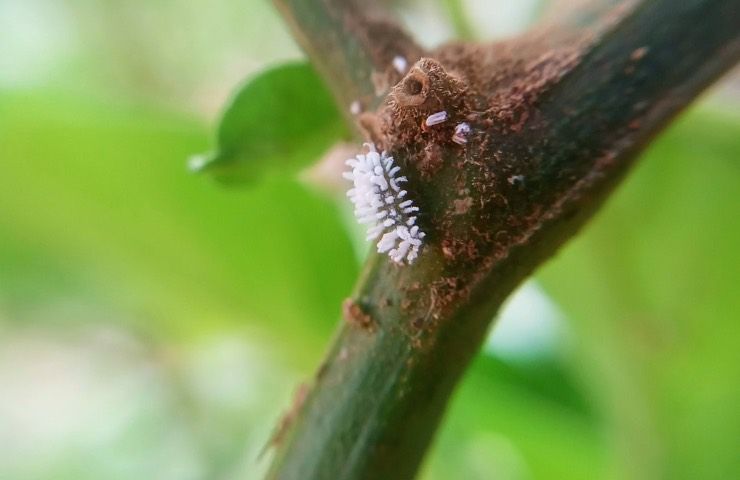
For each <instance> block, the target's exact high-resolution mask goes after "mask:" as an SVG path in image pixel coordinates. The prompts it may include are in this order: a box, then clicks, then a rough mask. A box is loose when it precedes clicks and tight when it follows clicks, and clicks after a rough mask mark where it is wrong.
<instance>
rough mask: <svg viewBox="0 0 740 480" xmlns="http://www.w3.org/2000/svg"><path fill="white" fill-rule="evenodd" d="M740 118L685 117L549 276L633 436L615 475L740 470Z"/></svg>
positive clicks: (586, 356)
mask: <svg viewBox="0 0 740 480" xmlns="http://www.w3.org/2000/svg"><path fill="white" fill-rule="evenodd" d="M739 135H740V117H738V116H737V115H728V114H723V113H722V112H717V111H716V110H710V109H709V108H707V107H703V108H700V109H695V110H693V111H692V112H690V113H689V114H687V115H686V116H684V117H683V118H682V119H680V120H679V121H678V122H677V123H676V124H675V125H674V126H672V127H671V128H670V129H669V130H668V131H667V132H666V133H665V134H664V135H663V136H662V137H661V138H660V140H659V141H657V142H656V143H655V144H654V145H653V146H651V148H650V149H649V150H648V151H647V152H646V154H645V156H644V158H642V159H641V160H640V163H639V164H638V165H637V167H636V169H635V171H634V172H632V174H631V176H630V177H629V178H628V179H627V181H626V182H625V184H624V185H623V186H622V187H621V188H620V190H619V191H618V192H616V194H615V195H614V197H613V198H612V199H611V200H610V202H609V204H608V205H606V207H605V208H604V209H603V210H602V212H600V213H599V215H598V216H597V218H595V219H594V221H593V222H592V223H591V224H590V225H588V227H587V228H586V229H585V230H584V232H583V233H582V234H581V235H580V236H579V237H578V238H576V239H575V240H574V241H573V242H571V243H569V244H568V245H567V246H566V248H564V249H563V252H562V253H561V254H560V255H559V256H558V258H557V259H556V260H555V261H553V262H552V263H550V264H549V265H548V266H547V267H546V268H545V269H543V270H542V271H541V273H540V274H539V277H540V280H541V281H542V282H543V284H544V285H545V287H546V288H547V289H548V291H549V293H550V294H551V295H553V296H554V298H555V300H556V301H557V302H558V303H559V305H560V306H561V307H562V308H563V310H564V311H565V312H566V313H567V316H568V318H569V319H570V320H571V321H572V327H573V329H574V331H575V334H576V335H577V337H578V338H579V340H578V342H576V345H578V349H577V350H576V351H575V352H573V354H574V356H575V357H576V358H575V360H576V362H575V363H574V366H577V368H578V369H579V370H580V374H579V376H581V377H582V378H584V379H585V380H586V381H587V382H588V384H589V389H590V390H591V391H592V392H594V394H595V396H596V397H597V399H598V401H599V407H598V408H599V410H601V411H603V412H605V415H606V417H607V421H608V423H609V424H610V425H611V426H612V428H611V430H610V432H609V433H610V434H611V435H612V436H613V439H612V441H613V442H614V443H616V444H619V445H621V447H622V448H620V449H619V454H620V457H619V458H618V460H619V462H616V464H617V465H619V467H618V468H620V467H621V471H619V472H617V473H616V474H615V476H614V478H640V477H645V476H647V477H649V478H687V479H688V478H736V477H737V476H738V475H739V474H740V464H738V456H737V439H738V438H740V411H739V410H738V409H737V405H738V404H740V390H738V388H737V384H738V379H739V378H740V353H739V352H740V350H738V348H737V339H738V338H740V323H739V322H738V321H737V319H738V313H737V312H738V311H740V296H739V295H738V293H737V285H738V284H739V283H740V250H738V245H740V223H739V222H738V221H737V219H738V218H740V202H738V199H737V194H738V192H740V168H738V162H737V159H738V158H739V157H740V144H739V143H738V141H737V139H738V138H739Z"/></svg>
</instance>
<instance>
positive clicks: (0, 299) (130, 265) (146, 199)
mask: <svg viewBox="0 0 740 480" xmlns="http://www.w3.org/2000/svg"><path fill="white" fill-rule="evenodd" d="M0 113H2V114H0V145H2V160H0V164H2V175H0V330H2V328H3V326H4V325H5V322H6V321H7V322H13V323H16V324H27V323H29V322H30V321H33V320H37V319H38V320H39V321H41V322H45V321H46V318H47V317H44V318H39V317H38V315H37V312H51V313H52V314H50V315H48V316H49V317H54V318H49V321H53V322H54V324H57V325H63V326H65V327H67V326H69V325H70V322H76V321H77V320H76V319H77V318H81V317H82V315H80V314H79V312H74V311H68V310H69V309H68V310H60V309H57V308H55V305H56V304H57V302H63V303H64V304H70V303H75V304H80V305H84V306H85V308H87V309H89V310H90V315H89V316H88V317H89V318H94V317H96V316H98V315H102V318H101V321H107V320H108V319H110V321H112V322H116V323H126V324H127V325H133V328H136V329H137V331H140V332H142V334H146V335H151V336H152V337H156V338H160V337H161V338H167V339H168V340H172V339H174V338H178V339H181V340H182V341H185V342H187V341H190V340H191V339H195V338H200V337H201V336H202V335H208V334H211V333H219V332H224V331H227V332H231V331H240V330H242V329H249V330H250V332H251V333H250V334H251V335H257V333H255V332H259V335H262V337H261V338H263V339H265V338H279V339H280V341H279V343H276V345H279V346H280V348H284V349H285V350H284V353H285V356H286V357H287V356H288V355H291V356H292V357H291V358H293V359H297V358H298V357H302V358H300V364H301V365H307V366H308V365H313V362H314V361H317V357H318V356H319V355H320V353H321V351H322V349H323V343H324V341H325V338H326V337H327V336H328V335H329V334H330V332H331V330H332V329H333V328H334V325H335V322H336V319H337V317H338V316H339V305H340V304H341V301H342V299H343V298H344V297H345V296H346V295H348V294H349V291H350V289H351V287H352V282H353V280H354V278H355V277H356V275H357V264H356V260H355V257H354V253H353V251H352V248H351V245H350V242H349V239H348V237H347V234H346V230H345V228H344V226H343V223H342V222H341V220H340V216H339V211H338V208H337V206H336V205H335V204H334V202H333V201H332V200H330V199H327V198H325V197H324V196H322V195H319V194H316V193H314V192H312V191H310V190H308V189H306V188H305V187H303V186H302V185H301V184H299V183H298V182H296V181H293V180H291V179H288V178H285V177H270V178H267V179H265V181H264V182H260V183H259V185H256V186H255V188H250V189H243V190H224V189H222V188H218V187H217V186H216V185H213V184H211V183H210V182H204V181H203V180H202V179H200V178H195V177H193V176H192V175H190V174H188V173H187V172H186V171H184V169H183V168H182V159H183V157H185V156H186V155H187V152H192V151H195V150H197V149H199V148H203V147H204V146H205V145H207V134H206V131H205V128H203V126H202V125H200V124H194V123H193V122H191V121H188V120H185V119H183V118H181V117H179V116H175V115H172V114H169V113H165V112H161V111H158V110H151V109H143V108H135V107H131V106H124V107H121V106H118V105H113V104H110V103H103V102H99V101H96V100H94V99H92V98H91V99H83V98H79V97H76V96H73V97H70V96H67V95H64V94H58V93H56V92H52V93H45V94H40V93H31V92H18V93H3V92H0ZM328 266H331V268H329V267H328ZM101 312H103V313H104V315H103V314H101ZM111 312H115V314H111ZM307 358H308V360H307ZM296 362H298V360H296ZM306 368H307V367H306Z"/></svg>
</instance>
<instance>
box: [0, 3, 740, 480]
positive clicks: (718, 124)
mask: <svg viewBox="0 0 740 480" xmlns="http://www.w3.org/2000/svg"><path fill="white" fill-rule="evenodd" d="M393 3H394V8H396V9H397V11H398V12H399V13H400V14H401V15H402V17H403V18H404V20H405V21H406V23H407V24H408V26H409V28H410V29H411V30H412V31H413V32H415V34H416V35H417V36H418V37H419V38H420V39H421V40H422V42H423V43H425V44H427V45H434V44H436V43H438V42H440V41H443V40H444V39H447V38H451V37H453V36H455V35H465V36H469V37H477V38H481V39H490V38H496V37H501V36H506V35H510V34H512V33H515V32H517V31H519V30H521V29H523V28H525V27H526V26H527V25H528V24H529V23H531V22H532V21H534V20H535V19H536V18H537V17H538V16H539V15H542V14H543V12H545V11H546V10H547V9H548V8H549V9H552V8H553V6H552V3H553V2H540V1H521V2H507V1H504V0H498V1H486V0H466V1H460V2H458V1H454V0H445V1H440V0H426V1H422V0H419V1H406V2H393ZM556 3H557V4H558V6H557V7H555V8H560V7H562V6H563V5H564V4H567V3H568V2H567V1H559V2H556ZM697 21H700V19H697ZM301 58H302V54H301V53H300V51H299V49H298V48H297V46H296V45H295V43H294V42H293V41H292V39H291V37H290V35H289V34H288V32H287V30H286V28H285V27H284V26H283V24H282V23H281V21H280V19H279V17H278V16H277V14H276V12H275V11H274V10H273V9H272V7H271V6H270V4H269V2H267V1H258V0H188V1H174V0H157V1H151V0H126V1H123V0H0V478H1V479H8V480H38V479H55V480H57V479H59V480H61V479H75V480H87V479H90V480H93V479H101V478H105V479H112V480H129V479H144V478H146V479H161V480H167V479H173V480H174V479H177V480H188V479H194V480H195V479H214V480H215V479H247V480H249V479H257V478H260V477H261V475H262V474H263V472H264V470H265V468H266V467H267V465H268V464H269V458H270V454H269V452H267V453H266V454H265V455H263V456H261V457H260V456H259V454H260V451H261V450H262V449H263V447H264V446H265V444H266V443H267V440H268V438H269V437H270V433H271V431H272V429H273V426H274V425H275V424H276V422H277V420H278V418H279V417H280V414H281V412H282V411H284V410H285V409H287V408H288V406H289V402H290V398H291V396H292V392H293V391H295V389H296V388H297V386H298V385H299V384H300V383H301V382H302V381H304V380H306V379H309V378H310V377H311V375H312V373H313V368H314V366H316V365H317V364H318V362H319V360H320V358H321V356H322V353H323V350H324V348H325V347H326V345H327V343H328V342H329V340H330V338H331V335H332V331H333V329H334V327H335V324H336V322H337V320H338V318H339V305H340V304H341V301H342V299H343V298H344V297H345V296H347V295H348V293H349V292H350V290H351V288H352V284H353V282H354V279H355V277H356V275H357V272H358V269H359V267H360V265H361V262H362V257H363V256H364V255H365V253H366V251H367V246H365V245H363V244H362V243H361V241H359V240H358V238H359V237H358V235H357V230H356V228H355V227H354V226H353V225H352V222H351V220H350V218H349V217H350V214H349V208H348V206H347V205H346V204H345V202H344V200H343V199H342V194H341V192H337V191H336V189H332V188H327V185H329V186H331V185H332V184H335V183H336V180H335V179H333V178H329V177H330V173H326V172H327V171H329V172H330V171H331V170H330V169H329V170H327V169H323V170H322V169H318V170H317V169H313V170H312V173H311V174H310V175H307V174H299V175H296V172H295V171H294V170H290V171H286V172H282V171H281V170H280V169H273V170H271V171H270V172H268V173H267V174H265V175H262V176H260V178H259V179H257V180H255V181H252V182H251V183H249V184H248V185H239V186H230V187H225V186H224V185H222V184H220V183H219V182H216V181H214V179H213V178H211V177H210V176H208V175H196V174H193V173H192V172H189V171H188V168H187V160H188V158H190V157H191V156H192V155H193V154H196V153H199V152H204V151H208V150H209V149H212V148H213V146H214V131H215V129H216V124H217V120H218V117H219V112H220V111H221V110H222V109H223V108H224V106H225V105H226V104H227V102H228V99H229V98H230V96H231V94H232V92H234V91H235V90H236V89H237V87H238V86H239V85H240V84H241V83H242V82H243V81H244V80H245V79H246V78H248V77H250V76H251V75H255V74H257V73H258V72H260V71H261V70H262V69H264V68H265V67H266V66H270V65H278V64H280V63H281V62H284V61H286V60H295V59H301ZM736 85H737V81H736V80H733V76H732V75H730V76H729V77H728V78H727V79H726V80H725V81H724V82H722V83H721V84H719V85H718V86H717V87H715V88H714V89H713V90H712V91H711V92H709V93H708V94H707V95H705V96H704V97H703V98H702V99H701V100H700V101H699V102H698V103H697V104H696V105H695V106H693V107H692V108H691V109H690V110H689V111H687V112H686V113H685V114H683V115H682V116H681V117H680V118H679V119H678V121H677V122H676V123H675V124H674V126H672V127H671V128H670V129H669V130H668V131H667V132H666V133H665V134H664V135H662V136H661V137H660V138H659V139H658V140H657V141H656V143H655V144H654V145H653V146H652V147H651V148H650V149H649V151H648V152H646V154H645V155H644V158H643V159H642V160H641V162H640V163H639V165H638V167H637V168H636V169H635V171H634V172H633V174H632V175H631V176H630V178H629V179H628V180H627V181H626V182H625V184H624V185H623V186H622V187H621V188H620V190H619V191H618V193H617V194H616V195H615V196H614V198H613V199H612V200H611V201H610V202H609V203H608V204H607V206H606V207H605V208H604V209H603V211H602V212H601V213H600V214H599V215H598V216H597V217H596V219H595V220H594V221H593V222H592V223H591V224H590V225H589V226H588V227H587V228H586V229H585V230H584V231H583V232H582V234H581V235H579V236H578V238H576V239H575V240H574V241H572V242H570V243H569V244H568V245H567V246H566V247H565V248H564V249H563V250H562V251H561V252H560V253H559V255H558V256H557V257H556V258H555V259H553V260H552V261H550V262H549V263H548V264H547V265H546V266H545V267H544V268H542V269H541V270H540V271H539V272H538V273H537V275H536V276H535V278H534V279H532V280H530V281H528V282H527V283H526V284H525V285H524V286H523V287H522V288H521V289H520V290H519V291H518V292H517V294H516V295H515V296H514V297H513V298H512V299H511V300H510V301H509V302H508V304H507V307H506V309H505V310H504V312H503V313H502V314H501V318H500V319H499V322H498V325H497V326H496V328H495V332H494V335H493V336H492V337H491V340H490V341H489V342H488V344H487V345H486V348H485V349H484V351H482V352H480V354H479V355H478V357H477V360H476V361H475V363H474V365H473V367H472V368H471V370H470V372H469V374H468V375H467V376H466V378H465V380H464V382H463V384H462V385H461V387H460V389H459V391H458V392H457V394H456V395H455V398H454V401H453V403H452V405H451V408H450V410H449V414H448V415H447V418H446V421H445V424H444V426H443V428H442V430H441V432H440V434H439V436H438V438H437V441H436V443H435V445H434V447H433V449H432V451H431V453H430V455H429V457H428V459H427V461H426V463H425V466H424V470H423V473H422V475H421V478H423V479H425V480H437V479H439V480H441V479H451V478H456V479H457V478H461V479H559V478H569V479H593V478H599V479H622V478H626V479H656V478H686V479H699V478H701V479H712V478H716V479H720V478H722V479H729V478H740V450H739V449H738V446H739V445H740V348H739V347H738V345H739V341H740V313H738V312H740V294H739V292H738V285H740V248H738V247H740V202H739V201H738V193H740V113H739V111H740V109H739V108H738V107H739V106H740V101H739V98H740V97H739V96H738V88H737V86H736ZM296 115H301V112H296ZM322 176H323V178H322Z"/></svg>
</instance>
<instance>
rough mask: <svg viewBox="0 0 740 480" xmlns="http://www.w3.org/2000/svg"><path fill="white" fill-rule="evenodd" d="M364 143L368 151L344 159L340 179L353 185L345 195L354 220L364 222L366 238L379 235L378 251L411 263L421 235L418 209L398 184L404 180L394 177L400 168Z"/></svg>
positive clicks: (372, 146) (417, 253) (403, 178)
mask: <svg viewBox="0 0 740 480" xmlns="http://www.w3.org/2000/svg"><path fill="white" fill-rule="evenodd" d="M365 145H367V147H368V149H369V150H370V151H369V152H368V153H367V154H364V155H363V154H358V155H357V156H356V157H355V158H351V159H349V160H347V162H346V163H347V165H348V166H349V167H350V168H352V171H351V172H344V178H346V179H347V180H350V181H352V182H353V184H354V187H353V188H351V189H350V190H349V191H348V192H347V196H348V197H349V199H350V200H351V201H352V203H353V204H354V205H355V216H356V217H357V221H358V222H360V223H361V224H365V225H368V229H367V240H375V239H376V238H378V237H381V238H380V240H379V241H378V252H380V253H388V256H389V257H390V258H391V260H393V261H394V262H396V263H404V262H406V263H412V262H413V261H414V260H415V259H416V257H417V256H418V255H419V249H420V248H421V245H422V240H423V239H424V236H425V234H424V232H422V231H421V230H419V227H418V226H417V225H416V216H414V213H416V212H418V211H419V208H418V207H416V206H414V202H413V201H412V200H409V199H407V198H406V195H407V194H408V192H406V190H403V189H402V188H401V187H400V184H402V183H405V182H407V179H406V177H402V176H398V173H399V172H400V170H401V168H400V167H399V166H397V165H394V162H393V157H390V156H388V155H387V154H386V152H382V153H378V152H377V150H375V146H374V145H372V144H365ZM381 235H382V236H381Z"/></svg>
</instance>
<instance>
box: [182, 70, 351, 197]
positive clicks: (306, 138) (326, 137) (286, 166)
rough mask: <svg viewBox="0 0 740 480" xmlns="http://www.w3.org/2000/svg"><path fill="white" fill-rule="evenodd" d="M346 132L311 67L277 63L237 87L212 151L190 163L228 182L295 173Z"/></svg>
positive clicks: (201, 170)
mask: <svg viewBox="0 0 740 480" xmlns="http://www.w3.org/2000/svg"><path fill="white" fill-rule="evenodd" d="M345 133H346V128H345V126H344V122H343V120H342V117H341V114H340V113H339V111H338V110H337V108H336V105H335V103H334V100H333V99H332V97H331V94H330V93H329V91H328V90H327V89H326V87H325V85H324V83H323V81H322V80H321V79H320V78H319V76H318V75H317V74H316V72H315V71H314V70H313V68H312V67H311V66H310V65H309V64H307V63H291V64H286V65H281V66H278V67H275V68H272V69H270V70H267V71H265V72H263V73H261V74H259V75H257V76H256V77H254V78H252V79H251V80H249V81H248V82H247V83H246V84H245V85H244V86H243V87H241V89H240V90H239V91H238V92H237V94H236V95H235V96H234V98H233V100H232V101H231V103H230V104H229V106H228V107H227V109H226V111H225V112H224V114H223V118H222V119H221V122H220V124H219V127H218V142H217V147H216V150H215V151H214V152H212V153H208V154H204V155H196V156H194V157H192V158H191V159H190V163H189V165H190V169H191V170H193V171H196V172H207V173H210V174H212V175H213V176H214V177H215V178H216V179H217V180H219V181H222V182H224V183H230V184H231V183H243V182H245V181H250V180H254V179H255V178H257V177H258V176H259V175H260V174H261V173H263V172H264V171H268V170H278V171H280V172H289V173H295V171H296V170H297V169H299V168H301V167H304V166H306V165H308V164H310V163H311V162H313V161H315V160H316V159H317V158H318V156H319V155H321V154H322V153H323V152H325V151H326V150H327V149H328V148H329V147H330V146H331V144H332V143H333V142H335V141H336V140H337V139H338V138H340V137H341V136H342V135H344V134H345Z"/></svg>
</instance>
